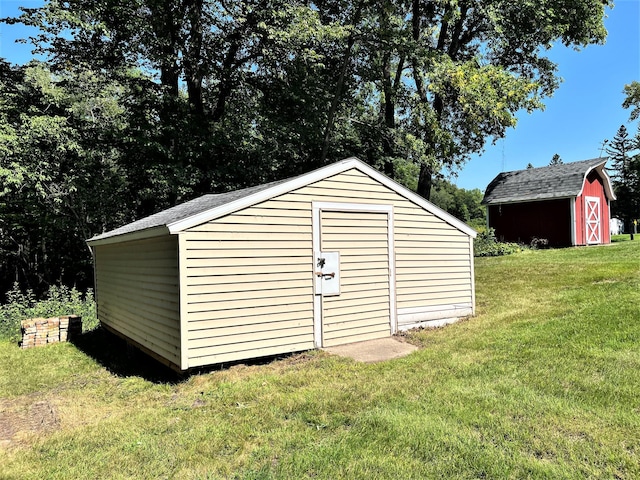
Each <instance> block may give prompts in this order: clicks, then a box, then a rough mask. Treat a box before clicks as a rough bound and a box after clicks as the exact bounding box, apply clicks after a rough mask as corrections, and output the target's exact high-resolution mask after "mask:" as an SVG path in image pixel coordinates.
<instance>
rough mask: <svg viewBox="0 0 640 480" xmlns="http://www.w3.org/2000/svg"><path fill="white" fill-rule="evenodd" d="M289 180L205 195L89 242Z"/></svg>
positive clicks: (171, 219) (176, 217) (155, 224)
mask: <svg viewBox="0 0 640 480" xmlns="http://www.w3.org/2000/svg"><path fill="white" fill-rule="evenodd" d="M288 180H290V179H284V180H277V181H275V182H270V183H264V184H262V185H256V186H255V187H249V188H243V189H242V190H235V191H233V192H227V193H211V194H208V195H203V196H201V197H198V198H195V199H193V200H190V201H188V202H185V203H181V204H180V205H176V206H175V207H171V208H168V209H167V210H163V211H161V212H158V213H154V214H153V215H150V216H148V217H145V218H141V219H140V220H136V221H135V222H132V223H128V224H127V225H123V226H122V227H120V228H116V229H115V230H111V231H109V232H105V233H102V234H100V235H96V236H95V237H93V238H91V239H90V240H89V241H93V240H103V239H105V238H110V237H115V236H117V235H124V234H125V233H133V232H138V231H140V230H146V229H149V228H155V227H163V226H166V225H170V224H171V223H174V222H178V221H180V220H184V219H185V218H189V217H191V216H193V215H197V214H199V213H202V212H204V211H207V210H210V209H212V208H215V207H219V206H221V205H226V204H227V203H231V202H233V201H235V200H238V199H240V198H243V197H246V196H248V195H251V194H253V193H257V192H261V191H263V190H266V189H268V188H271V187H273V186H275V185H279V184H281V183H284V182H286V181H288Z"/></svg>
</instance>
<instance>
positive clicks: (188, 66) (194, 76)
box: [184, 0, 204, 115]
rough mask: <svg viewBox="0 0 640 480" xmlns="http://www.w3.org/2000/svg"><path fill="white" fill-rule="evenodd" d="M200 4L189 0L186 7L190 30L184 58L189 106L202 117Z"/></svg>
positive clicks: (198, 0) (200, 1)
mask: <svg viewBox="0 0 640 480" xmlns="http://www.w3.org/2000/svg"><path fill="white" fill-rule="evenodd" d="M202 2H203V0H191V1H190V2H189V3H188V5H187V9H188V10H187V17H188V19H189V24H190V29H189V40H188V42H187V51H186V52H185V58H184V70H185V80H186V84H187V95H188V97H189V105H191V108H193V111H194V112H195V113H196V114H197V115H204V103H203V100H202V79H203V72H202V62H203V59H202V40H203V38H202V37H203V32H202V8H203V3H202Z"/></svg>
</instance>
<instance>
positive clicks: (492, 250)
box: [473, 228, 527, 257]
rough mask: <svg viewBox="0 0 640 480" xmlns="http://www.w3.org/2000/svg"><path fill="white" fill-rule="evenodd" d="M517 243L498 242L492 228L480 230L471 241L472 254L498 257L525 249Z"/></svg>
mask: <svg viewBox="0 0 640 480" xmlns="http://www.w3.org/2000/svg"><path fill="white" fill-rule="evenodd" d="M526 249H527V247H525V246H524V245H520V244H519V243H509V242H499V241H498V240H497V239H496V233H495V230H494V229H493V228H489V229H487V230H485V231H483V232H480V233H479V234H478V236H477V237H476V238H475V240H474V242H473V255H474V256H476V257H498V256H500V255H510V254H512V253H518V252H522V251H524V250H526Z"/></svg>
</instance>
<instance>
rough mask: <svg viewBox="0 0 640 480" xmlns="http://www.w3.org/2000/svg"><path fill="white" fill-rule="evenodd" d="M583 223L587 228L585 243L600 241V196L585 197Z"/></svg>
mask: <svg viewBox="0 0 640 480" xmlns="http://www.w3.org/2000/svg"><path fill="white" fill-rule="evenodd" d="M585 215H586V219H585V225H586V229H587V244H588V245H593V244H597V243H602V241H601V238H602V232H601V226H600V225H601V224H600V216H601V214H600V198H598V197H585Z"/></svg>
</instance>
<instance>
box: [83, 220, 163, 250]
mask: <svg viewBox="0 0 640 480" xmlns="http://www.w3.org/2000/svg"><path fill="white" fill-rule="evenodd" d="M167 233H169V230H168V229H167V227H165V226H164V225H160V226H158V227H152V228H145V229H144V230H137V231H135V232H127V233H122V234H120V235H114V236H113V237H107V238H102V239H99V240H91V239H89V240H87V244H88V245H89V246H90V247H97V246H98V245H109V244H113V243H122V242H133V241H134V240H142V239H145V238H153V237H159V236H162V235H166V234H167Z"/></svg>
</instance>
